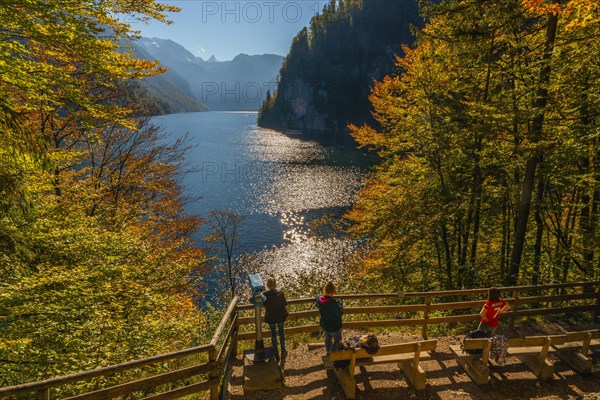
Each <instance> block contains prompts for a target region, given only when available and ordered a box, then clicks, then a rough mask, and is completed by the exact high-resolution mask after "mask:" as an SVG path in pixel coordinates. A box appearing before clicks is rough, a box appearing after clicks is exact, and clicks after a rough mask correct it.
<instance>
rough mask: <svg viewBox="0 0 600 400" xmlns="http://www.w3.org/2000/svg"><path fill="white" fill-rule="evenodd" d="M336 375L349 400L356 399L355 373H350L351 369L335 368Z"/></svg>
mask: <svg viewBox="0 0 600 400" xmlns="http://www.w3.org/2000/svg"><path fill="white" fill-rule="evenodd" d="M334 371H335V375H336V376H337V378H338V381H339V382H340V385H341V386H342V390H343V391H344V395H345V396H346V398H347V399H355V398H356V381H355V380H354V371H352V373H351V372H350V371H349V368H348V367H346V368H335V369H334Z"/></svg>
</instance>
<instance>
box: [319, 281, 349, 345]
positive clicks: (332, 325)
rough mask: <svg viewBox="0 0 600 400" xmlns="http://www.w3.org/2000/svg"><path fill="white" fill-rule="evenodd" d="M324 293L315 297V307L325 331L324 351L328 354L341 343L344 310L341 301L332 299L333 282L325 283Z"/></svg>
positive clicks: (334, 290)
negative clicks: (317, 309)
mask: <svg viewBox="0 0 600 400" xmlns="http://www.w3.org/2000/svg"><path fill="white" fill-rule="evenodd" d="M324 292H325V295H324V296H317V307H318V308H319V312H320V314H321V320H320V325H321V328H323V331H325V333H324V337H325V351H326V352H327V354H329V353H331V351H332V350H334V349H336V348H337V345H338V343H340V342H341V341H342V314H343V313H344V308H343V305H342V302H341V300H338V299H336V298H335V297H333V296H334V295H335V293H336V287H335V284H334V283H333V282H331V281H329V282H327V284H326V285H325V290H324ZM332 341H333V343H332Z"/></svg>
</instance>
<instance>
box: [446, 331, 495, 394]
mask: <svg viewBox="0 0 600 400" xmlns="http://www.w3.org/2000/svg"><path fill="white" fill-rule="evenodd" d="M463 345H464V350H480V351H482V354H469V353H467V352H466V351H464V352H463V348H462V347H461V345H459V344H454V345H450V350H451V351H452V353H454V357H455V358H456V361H457V362H458V364H459V365H460V366H462V367H463V368H464V370H465V371H466V372H467V374H468V375H469V376H470V377H471V379H473V381H474V382H475V383H477V384H478V385H485V384H486V383H488V380H489V378H490V368H489V357H490V350H491V349H492V339H467V340H465V341H464V343H463Z"/></svg>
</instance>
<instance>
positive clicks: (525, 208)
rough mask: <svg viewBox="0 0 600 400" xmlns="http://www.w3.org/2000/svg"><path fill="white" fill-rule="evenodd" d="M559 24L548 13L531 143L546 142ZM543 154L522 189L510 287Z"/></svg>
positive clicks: (529, 166)
mask: <svg viewBox="0 0 600 400" xmlns="http://www.w3.org/2000/svg"><path fill="white" fill-rule="evenodd" d="M557 23H558V14H548V23H547V26H546V42H545V45H544V55H543V57H542V68H541V69H540V76H539V82H538V85H539V86H538V89H537V93H536V99H535V102H534V109H536V110H539V111H538V112H539V114H538V115H536V116H535V117H534V118H533V120H532V123H531V142H532V143H533V144H536V143H538V142H539V141H540V140H541V139H542V134H543V128H544V115H545V112H544V109H545V107H546V105H547V104H548V84H549V83H550V72H551V64H550V61H551V58H552V52H553V50H554V40H555V37H556V27H557ZM540 157H541V152H540V150H539V149H536V150H535V151H534V153H533V154H532V155H531V157H530V158H529V159H528V160H527V163H526V165H525V176H524V177H523V183H522V186H521V198H520V201H519V211H518V215H517V226H516V228H515V237H514V243H513V251H512V255H511V258H510V270H509V272H508V276H507V278H506V284H507V285H509V286H514V285H517V283H518V281H519V270H520V267H521V256H522V254H523V247H524V245H525V235H526V233H527V220H528V218H529V210H530V208H531V195H532V193H533V187H534V181H535V171H536V168H537V165H538V163H539V161H540Z"/></svg>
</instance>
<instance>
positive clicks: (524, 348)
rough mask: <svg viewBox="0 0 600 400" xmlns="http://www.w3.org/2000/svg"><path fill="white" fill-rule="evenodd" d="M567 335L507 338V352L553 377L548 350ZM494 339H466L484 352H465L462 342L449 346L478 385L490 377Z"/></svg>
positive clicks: (538, 373) (540, 374)
mask: <svg viewBox="0 0 600 400" xmlns="http://www.w3.org/2000/svg"><path fill="white" fill-rule="evenodd" d="M565 339H566V335H553V336H527V337H523V338H512V339H508V350H507V353H506V355H507V356H515V357H517V358H518V359H519V360H520V361H521V362H522V363H523V364H525V365H527V366H528V367H529V368H530V369H531V371H532V372H533V373H534V374H535V375H536V376H537V377H538V378H539V379H541V380H547V379H551V378H552V376H553V375H554V366H553V365H552V363H551V362H550V361H549V360H548V353H550V352H552V351H554V349H553V348H552V347H551V346H556V345H560V344H563V343H564V342H565ZM491 345H492V340H491V339H467V340H465V343H464V346H465V349H480V350H483V354H481V355H471V354H468V353H463V351H462V349H461V347H460V345H452V346H450V350H451V351H452V352H453V353H454V356H455V357H456V360H457V361H458V363H459V364H460V365H461V366H462V367H463V368H464V369H465V371H466V372H467V374H469V376H470V377H471V379H473V381H475V382H476V383H477V384H479V385H484V384H486V383H487V382H488V380H489V353H490V350H491Z"/></svg>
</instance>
